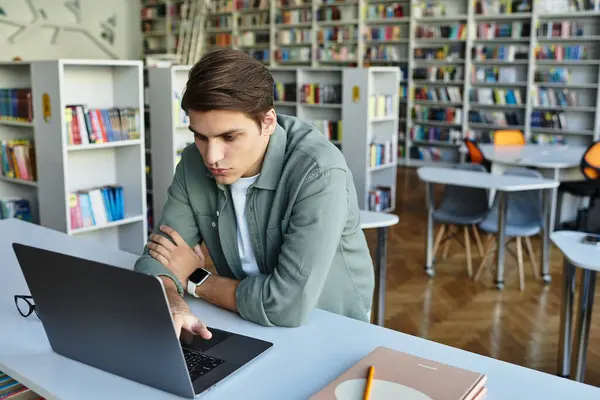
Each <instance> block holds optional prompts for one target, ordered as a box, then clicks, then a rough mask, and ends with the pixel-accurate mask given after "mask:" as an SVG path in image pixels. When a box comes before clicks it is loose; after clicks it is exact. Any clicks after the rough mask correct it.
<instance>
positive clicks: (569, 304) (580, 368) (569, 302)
mask: <svg viewBox="0 0 600 400" xmlns="http://www.w3.org/2000/svg"><path fill="white" fill-rule="evenodd" d="M585 235H586V233H583V232H571V231H558V232H554V233H553V234H552V236H551V238H552V241H553V242H554V244H555V245H556V247H558V248H559V249H560V251H561V252H562V253H563V256H564V263H563V271H564V272H563V298H562V304H561V313H560V341H559V346H558V374H559V375H560V376H563V377H568V376H570V377H571V378H573V379H575V380H577V381H583V377H584V374H585V365H586V353H587V345H588V337H589V330H590V321H591V317H592V309H593V305H594V291H595V285H596V272H598V271H600V246H597V245H589V244H583V243H581V239H582V238H583V237H584V236H585ZM576 268H579V269H580V270H581V273H582V279H581V283H580V286H579V289H580V295H579V299H580V300H579V307H578V310H577V323H576V328H575V336H574V339H575V342H574V343H571V340H572V339H573V336H572V326H573V325H572V324H573V316H572V314H573V295H574V293H575V273H576ZM572 350H575V352H574V353H573V351H572ZM572 358H574V360H573V362H572V363H571V359H572ZM571 364H572V367H571Z"/></svg>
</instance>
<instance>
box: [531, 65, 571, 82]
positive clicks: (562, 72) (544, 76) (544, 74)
mask: <svg viewBox="0 0 600 400" xmlns="http://www.w3.org/2000/svg"><path fill="white" fill-rule="evenodd" d="M571 77H572V73H571V71H570V70H569V69H568V68H551V69H548V70H539V69H538V70H536V71H535V73H534V80H535V82H536V83H542V82H546V83H565V84H566V83H570V82H571Z"/></svg>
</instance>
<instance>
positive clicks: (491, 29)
mask: <svg viewBox="0 0 600 400" xmlns="http://www.w3.org/2000/svg"><path fill="white" fill-rule="evenodd" d="M529 36H531V23H530V22H520V21H514V22H486V23H479V24H477V39H501V38H504V39H506V38H510V39H521V38H528V37H529Z"/></svg>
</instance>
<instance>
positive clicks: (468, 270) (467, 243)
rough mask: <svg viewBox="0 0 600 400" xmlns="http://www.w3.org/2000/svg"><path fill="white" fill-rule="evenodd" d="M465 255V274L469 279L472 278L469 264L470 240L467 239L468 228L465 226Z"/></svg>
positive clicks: (471, 267)
mask: <svg viewBox="0 0 600 400" xmlns="http://www.w3.org/2000/svg"><path fill="white" fill-rule="evenodd" d="M464 231H465V253H466V255H467V272H468V273H469V278H472V277H473V265H472V264H471V238H470V237H469V227H468V226H466V225H465V227H464Z"/></svg>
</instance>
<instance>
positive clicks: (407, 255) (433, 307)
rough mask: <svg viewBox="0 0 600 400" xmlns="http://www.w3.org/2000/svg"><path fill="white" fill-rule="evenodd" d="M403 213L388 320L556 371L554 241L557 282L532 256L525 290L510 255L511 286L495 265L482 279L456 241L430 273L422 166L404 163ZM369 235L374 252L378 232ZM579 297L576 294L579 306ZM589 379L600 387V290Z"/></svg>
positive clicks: (394, 233)
mask: <svg viewBox="0 0 600 400" xmlns="http://www.w3.org/2000/svg"><path fill="white" fill-rule="evenodd" d="M441 190H442V188H441V187H437V188H436V200H439V199H441V194H442V192H441ZM395 213H396V214H397V215H398V216H399V217H400V223H399V224H398V225H396V226H393V227H391V228H390V231H389V241H388V280H387V295H386V313H385V326H386V327H387V328H391V329H394V330H397V331H401V332H404V333H408V334H411V335H415V336H419V337H423V338H427V339H429V340H432V341H435V342H439V343H443V344H445V345H449V346H453V347H457V348H460V349H464V350H467V351H471V352H474V353H478V354H482V355H485V356H489V357H493V358H496V359H499V360H503V361H507V362H510V363H514V364H518V365H521V366H525V367H529V368H533V369H536V370H539V371H544V372H547V373H550V374H555V373H556V368H557V366H556V365H557V348H558V334H559V312H560V302H561V287H560V284H561V281H562V257H561V254H560V252H559V251H558V249H556V248H552V254H551V273H552V279H553V280H552V283H551V284H549V285H545V284H544V283H543V282H542V281H541V280H540V279H538V280H535V279H534V277H533V274H532V272H531V267H530V264H529V260H528V257H526V256H525V257H524V260H525V290H524V291H522V292H521V291H520V290H519V285H518V274H517V268H516V262H515V261H514V259H513V258H512V257H510V256H508V255H507V257H506V260H507V261H506V264H505V271H506V272H505V287H504V290H502V291H498V290H497V289H496V288H495V285H494V284H493V277H492V275H491V274H492V270H493V268H490V269H489V272H488V273H487V274H486V273H485V272H484V274H483V275H482V277H481V280H480V282H478V283H474V282H473V281H472V280H470V279H469V278H468V276H467V267H466V261H465V260H466V257H465V255H464V248H463V247H462V246H461V245H459V244H457V243H456V242H455V244H453V245H452V246H451V247H450V252H449V254H448V258H447V259H446V260H441V259H439V258H441V257H438V261H437V262H436V276H435V277H434V278H429V277H428V276H427V275H426V274H425V271H424V265H425V251H424V249H425V247H424V246H425V232H426V215H427V214H426V209H425V187H424V185H423V184H422V182H420V180H419V179H418V176H417V174H416V169H414V168H399V169H398V192H397V204H396V211H395ZM366 234H367V239H368V241H369V244H370V246H371V250H372V252H373V256H374V255H375V252H374V251H375V245H376V243H377V241H376V239H377V238H376V232H375V231H374V230H368V231H366ZM533 247H534V251H536V253H537V254H539V253H538V248H539V241H537V240H533ZM537 254H536V255H537ZM472 255H473V265H474V267H473V268H474V269H475V268H476V267H477V266H478V264H479V261H480V257H479V255H478V252H477V250H476V247H475V246H474V245H473V246H472ZM538 257H539V256H538ZM597 287H600V282H598V283H597ZM577 298H578V296H577V294H576V298H575V302H576V305H577V301H578V299H577ZM585 383H588V384H590V385H594V386H598V387H600V289H599V290H597V291H596V296H595V312H594V315H593V318H592V326H591V329H590V342H589V350H588V360H587V370H586V376H585Z"/></svg>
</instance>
